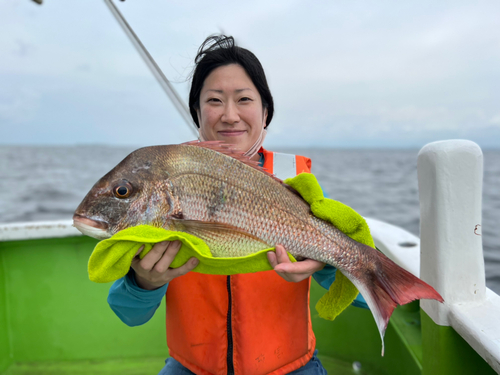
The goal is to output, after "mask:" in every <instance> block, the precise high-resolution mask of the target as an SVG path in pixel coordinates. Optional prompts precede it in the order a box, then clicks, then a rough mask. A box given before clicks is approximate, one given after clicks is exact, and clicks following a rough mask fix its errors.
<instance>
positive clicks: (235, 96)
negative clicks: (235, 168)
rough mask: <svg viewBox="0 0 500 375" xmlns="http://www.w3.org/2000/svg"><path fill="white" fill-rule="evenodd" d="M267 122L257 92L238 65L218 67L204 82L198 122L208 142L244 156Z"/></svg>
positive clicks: (265, 112)
mask: <svg viewBox="0 0 500 375" xmlns="http://www.w3.org/2000/svg"><path fill="white" fill-rule="evenodd" d="M266 119H267V110H264V109H263V108H262V100H261V98H260V94H259V91H258V90H257V88H256V87H255V85H254V84H253V82H252V80H251V79H250V77H249V76H248V75H247V73H246V72H245V70H244V69H243V68H242V67H241V66H240V65H237V64H231V65H225V66H221V67H219V68H217V69H214V70H213V71H212V72H211V73H210V74H209V75H208V77H207V78H206V79H205V82H204V83H203V87H202V89H201V93H200V109H199V111H198V121H199V124H200V130H201V132H202V134H203V137H204V138H205V139H206V140H207V141H224V142H225V143H229V144H233V145H235V146H237V147H238V148H239V149H240V150H241V151H244V152H246V151H248V150H249V149H250V148H251V147H252V146H253V145H254V143H255V142H256V141H257V139H258V138H259V136H260V133H261V132H262V128H264V126H265V125H266ZM256 156H257V157H258V154H257V155H256Z"/></svg>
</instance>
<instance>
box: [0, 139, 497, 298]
mask: <svg viewBox="0 0 500 375" xmlns="http://www.w3.org/2000/svg"><path fill="white" fill-rule="evenodd" d="M134 149H135V147H111V146H73V147H71V146H64V147H62V146H61V147H54V146H52V147H33V146H0V192H1V194H0V223H13V222H26V221H38V220H57V219H71V217H72V216H73V212H74V210H75V208H76V207H77V206H78V204H79V203H80V201H81V200H82V199H83V197H84V196H85V195H86V194H87V192H88V191H89V190H90V188H91V187H92V186H93V185H94V183H95V182H96V181H97V180H98V179H99V178H100V177H102V176H103V175H104V174H105V173H107V172H108V171H109V170H110V169H111V168H113V167H114V166H115V165H116V164H117V163H118V162H119V161H120V160H122V159H123V158H124V157H125V156H126V155H127V154H128V153H130V152H131V151H133V150H134ZM280 151H284V152H290V153H296V154H301V155H305V156H308V157H310V158H311V159H312V161H313V173H314V174H315V175H316V176H317V178H318V180H319V182H320V184H321V186H322V187H323V189H324V190H325V191H326V193H327V194H328V195H329V197H330V198H332V199H335V200H338V201H340V202H343V203H345V204H347V205H349V206H351V207H352V208H354V209H355V210H356V211H357V212H359V213H360V214H361V215H363V216H366V217H371V218H375V219H379V220H382V221H385V222H388V223H391V224H394V225H397V226H400V227H402V228H404V229H406V230H407V231H409V232H411V233H413V234H415V235H417V236H418V234H419V203H418V183H417V154H418V150H338V149H294V150H291V149H287V150H280ZM498 186H500V151H489V150H486V151H484V182H483V222H482V227H481V231H482V239H483V247H484V258H485V264H486V284H487V286H488V287H489V288H491V289H492V290H494V291H495V292H496V293H498V294H500V231H498V230H496V227H497V225H498V224H499V222H500V190H499V189H498Z"/></svg>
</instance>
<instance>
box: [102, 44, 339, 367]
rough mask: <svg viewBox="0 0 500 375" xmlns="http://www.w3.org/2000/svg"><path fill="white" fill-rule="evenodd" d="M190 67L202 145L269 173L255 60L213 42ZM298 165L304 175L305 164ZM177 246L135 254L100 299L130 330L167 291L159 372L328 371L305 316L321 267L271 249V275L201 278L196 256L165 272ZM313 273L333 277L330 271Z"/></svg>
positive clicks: (268, 104)
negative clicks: (225, 147) (222, 148)
mask: <svg viewBox="0 0 500 375" xmlns="http://www.w3.org/2000/svg"><path fill="white" fill-rule="evenodd" d="M195 63H196V67H195V70H194V74H193V80H192V86H191V91H190V95H189V108H190V112H191V115H192V117H193V120H194V122H195V123H196V125H197V126H198V128H199V133H200V140H202V141H215V140H219V141H224V142H225V143H229V144H232V145H234V146H235V147H237V148H239V149H240V150H242V151H244V152H245V153H246V154H247V155H248V156H249V157H250V158H251V159H252V160H256V161H259V162H260V163H261V165H264V166H267V167H268V168H269V166H268V165H266V159H267V161H268V162H269V160H270V158H272V153H270V152H268V151H266V150H264V149H262V148H261V146H262V143H263V141H264V138H265V135H266V129H267V127H268V126H269V123H270V122H271V120H272V117H273V111H274V106H273V98H272V96H271V93H270V90H269V87H268V85H267V81H266V77H265V74H264V70H263V68H262V66H261V64H260V62H259V61H258V59H257V58H256V57H255V55H254V54H253V53H251V52H250V51H248V50H246V49H243V48H240V47H237V46H235V45H234V40H233V38H232V37H225V36H214V37H209V38H207V39H206V40H205V42H204V43H203V44H202V46H201V47H200V49H199V51H198V54H197V56H196V59H195ZM296 161H297V163H299V164H300V163H302V165H304V168H303V170H305V171H307V172H309V170H308V169H309V166H310V161H309V160H308V159H307V158H304V157H300V156H296ZM308 164H309V165H308ZM278 177H279V176H278ZM179 248H180V243H179V242H178V241H174V242H164V243H159V244H157V245H155V246H154V247H153V249H152V250H151V251H150V252H149V253H148V254H147V255H146V256H145V257H144V258H143V259H142V260H140V259H138V258H137V257H136V258H135V259H134V261H133V262H132V269H131V272H130V273H129V274H128V275H127V276H126V277H124V278H122V279H120V280H118V281H117V282H115V284H114V285H113V286H112V288H111V290H110V295H109V298H108V302H109V303H110V306H111V308H112V309H113V310H114V311H115V313H116V314H117V315H118V316H119V317H120V318H121V319H122V320H123V321H124V322H125V323H126V324H129V325H138V324H143V323H145V322H146V321H148V320H149V319H150V318H151V316H152V315H153V314H154V312H155V310H156V308H157V307H158V306H159V304H160V302H161V299H162V297H163V295H165V293H166V300H167V322H166V325H167V342H168V346H169V351H170V355H171V357H173V358H169V359H167V361H166V366H165V368H164V369H163V370H162V371H161V372H160V374H182V373H186V374H191V373H196V374H213V373H216V374H220V373H224V374H232V373H237V374H267V373H275V374H285V373H297V374H298V373H300V374H326V371H325V370H324V368H323V366H322V365H321V363H320V362H319V360H318V359H317V358H316V356H315V351H314V349H315V337H314V333H313V332H312V328H311V321H310V316H309V286H310V276H311V275H312V274H314V273H315V272H318V271H320V270H322V269H323V268H324V266H325V265H324V264H323V263H320V262H317V261H315V260H310V259H306V260H303V261H301V262H297V263H291V262H290V260H289V258H288V256H287V253H286V251H285V249H284V248H283V247H282V246H280V245H278V246H276V253H274V252H269V253H268V259H269V262H270V264H271V265H272V267H273V268H274V271H267V272H259V273H255V274H244V275H233V276H220V275H203V274H199V273H195V272H189V271H191V270H193V269H194V268H195V267H196V265H197V264H198V260H197V259H196V258H192V259H190V260H189V261H188V262H187V263H186V264H185V265H183V266H182V267H179V268H177V269H170V268H169V265H170V263H171V262H172V260H173V258H174V257H175V255H176V254H177V252H178V251H179ZM315 276H317V277H319V279H320V281H324V280H325V279H332V278H333V277H334V269H333V267H327V269H325V270H323V271H321V273H318V274H317V275H315ZM330 283H331V280H330Z"/></svg>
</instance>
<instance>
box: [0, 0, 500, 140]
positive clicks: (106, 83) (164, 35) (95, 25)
mask: <svg viewBox="0 0 500 375" xmlns="http://www.w3.org/2000/svg"><path fill="white" fill-rule="evenodd" d="M116 5H117V6H118V8H119V9H120V11H121V12H122V13H123V14H124V16H125V17H126V19H127V20H128V22H129V23H130V25H131V26H132V28H133V29H134V30H135V32H136V33H137V35H138V36H139V37H140V39H141V40H142V42H143V43H144V45H145V46H146V48H147V49H148V50H149V52H150V53H151V55H152V56H153V57H154V58H155V60H156V62H157V63H158V65H159V66H160V67H161V69H162V70H163V72H164V73H165V75H166V76H167V77H168V78H169V80H170V81H171V82H173V83H174V86H175V87H176V89H177V90H178V92H179V94H180V95H181V97H182V98H183V99H184V100H185V101H186V102H187V96H188V90H189V77H190V74H191V71H192V68H193V58H194V56H195V55H196V51H197V49H198V47H199V45H200V44H201V43H202V42H203V40H204V39H205V38H206V37H207V36H208V35H210V34H214V33H220V32H223V33H225V34H227V35H233V36H234V37H235V39H236V41H237V43H238V44H239V45H240V46H242V47H245V48H247V49H249V50H251V51H252V52H254V53H255V54H256V55H257V57H258V58H259V59H260V61H261V63H262V65H263V66H264V69H265V71H266V75H267V77H268V81H269V85H270V88H271V91H272V94H273V97H274V101H275V115H274V118H273V121H272V123H271V125H270V127H269V134H268V136H267V139H266V143H265V145H266V146H268V147H273V146H276V147H286V146H293V147H336V148H338V147H342V148H364V147H366V148H387V147H390V148H420V147H422V146H423V145H425V144H426V143H429V142H433V141H438V140H443V139H455V138H461V139H470V140H472V141H474V142H477V143H478V144H479V145H480V146H481V147H482V148H500V90H499V86H500V85H499V84H500V27H499V26H498V25H499V19H500V2H498V1H497V0H490V1H488V0H485V1H476V2H470V1H461V0H457V1H438V2H437V1H434V0H431V1H428V0H419V1H383V0H381V1H377V2H373V1H293V0H273V1H254V2H234V1H218V2H215V3H214V2H201V1H197V0H193V1H164V0H163V1H162V0H149V1H144V0H143V1H139V0H127V1H125V2H119V1H117V2H116ZM0 128H1V130H2V131H1V133H0V145H2V144H4V145H5V144H7V145H12V144H23V145H24V144H26V145H75V144H107V145H134V146H146V145H153V144H173V143H180V142H184V141H188V140H192V139H193V138H194V136H193V134H192V133H191V131H190V129H189V127H188V126H187V125H186V123H185V122H184V121H183V120H182V118H181V117H180V116H179V115H178V114H177V112H176V111H175V108H174V106H173V105H172V103H171V102H170V101H169V99H168V98H167V96H166V95H165V93H164V92H163V91H162V89H161V88H160V86H159V84H158V83H157V82H156V80H155V79H154V77H153V75H152V74H151V72H150V71H149V70H148V68H147V67H146V65H145V64H144V62H143V61H142V59H141V58H140V56H139V55H138V53H137V52H136V51H135V49H134V47H133V46H132V44H131V43H130V41H129V40H128V39H127V37H126V35H125V34H124V32H123V31H122V29H121V28H120V26H119V25H118V23H117V22H116V21H115V19H114V18H113V16H112V15H111V13H110V11H109V9H108V8H107V6H106V5H105V3H104V2H103V1H102V0H72V1H67V0H44V3H43V5H41V6H40V5H37V4H36V3H34V2H33V1H30V0H2V1H1V2H0Z"/></svg>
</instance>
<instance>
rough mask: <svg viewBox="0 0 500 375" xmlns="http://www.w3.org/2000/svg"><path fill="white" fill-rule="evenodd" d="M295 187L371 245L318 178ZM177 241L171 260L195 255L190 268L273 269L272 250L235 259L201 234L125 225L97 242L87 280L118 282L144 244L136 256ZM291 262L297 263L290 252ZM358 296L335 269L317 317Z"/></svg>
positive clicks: (219, 271)
mask: <svg viewBox="0 0 500 375" xmlns="http://www.w3.org/2000/svg"><path fill="white" fill-rule="evenodd" d="M285 183H287V184H288V185H290V186H291V187H293V188H294V189H295V190H297V191H298V192H299V193H300V194H301V195H302V197H303V198H304V199H305V200H306V201H307V202H308V203H309V204H310V205H311V211H312V213H313V214H314V215H315V216H317V217H319V218H321V219H323V220H326V221H329V222H331V223H332V224H333V225H335V226H336V227H337V228H338V229H339V230H341V231H342V232H344V233H345V234H347V235H348V236H350V237H351V238H353V239H355V240H356V241H358V242H362V243H364V244H366V245H369V246H372V247H374V244H373V240H372V238H371V235H370V231H369V229H368V225H367V224H366V222H365V220H364V219H363V218H362V217H361V216H360V215H358V214H357V213H356V212H355V211H354V210H353V209H351V208H350V207H348V206H346V205H344V204H342V203H340V202H337V201H334V200H331V199H326V198H324V196H323V192H322V190H321V187H320V186H319V184H318V182H317V180H316V177H314V175H312V174H309V173H302V174H300V175H298V176H296V177H294V178H291V179H287V180H286V181H285ZM174 240H180V241H181V242H182V246H181V249H180V250H179V252H178V254H177V256H176V257H175V259H174V261H173V262H172V264H171V267H172V268H177V267H180V266H181V265H183V264H184V263H186V262H187V261H188V260H189V259H190V258H191V257H196V258H198V259H199V260H200V263H199V264H198V266H196V268H195V269H194V270H193V271H194V272H200V273H205V274H213V275H234V274H239V273H250V272H259V271H268V270H271V269H272V267H271V265H270V264H269V261H268V260H267V255H266V253H267V252H268V251H274V248H271V249H266V250H261V251H259V252H258V253H255V254H252V255H248V256H245V257H237V258H214V257H212V255H211V253H210V249H209V248H208V246H207V245H206V244H205V243H204V242H203V241H202V240H201V239H199V238H197V237H195V236H193V235H190V234H188V233H182V232H173V231H167V230H165V229H163V228H155V227H152V226H148V225H141V226H137V227H132V228H128V229H125V230H123V231H120V232H118V233H116V234H115V235H114V236H113V237H111V238H109V239H106V240H103V241H101V242H99V243H98V244H97V245H96V247H95V249H94V252H93V253H92V255H91V257H90V259H89V265H88V269H89V277H90V280H92V281H95V282H98V283H106V282H110V281H114V280H117V279H119V278H121V277H123V276H125V275H126V274H127V272H128V271H129V269H130V265H131V263H132V259H133V257H134V256H135V254H136V253H137V251H138V250H139V247H141V246H142V245H145V246H144V249H143V250H142V252H141V254H140V257H141V258H142V257H144V256H145V255H146V254H147V253H148V252H149V251H150V250H151V248H152V247H153V245H154V244H155V243H158V242H161V241H174ZM288 256H289V257H290V260H292V262H295V261H296V260H295V259H294V258H293V256H292V255H291V254H288ZM357 294H358V291H357V289H356V288H355V287H354V285H352V283H351V282H350V281H349V280H348V279H347V278H346V277H345V276H343V275H342V274H341V273H340V272H339V271H337V274H336V280H335V282H334V283H333V284H332V285H331V286H330V290H329V291H328V292H327V293H326V294H325V295H324V296H323V297H322V298H321V299H320V300H319V301H318V304H317V305H316V309H317V310H318V313H319V315H320V316H321V317H323V318H325V319H329V320H333V319H334V318H335V317H336V316H337V315H338V314H340V313H341V312H342V311H343V310H344V309H345V308H346V307H347V306H349V305H350V304H351V303H352V301H353V300H354V298H356V296H357Z"/></svg>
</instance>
